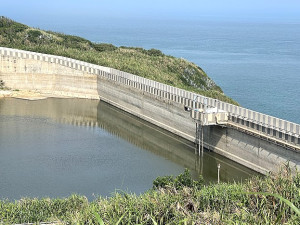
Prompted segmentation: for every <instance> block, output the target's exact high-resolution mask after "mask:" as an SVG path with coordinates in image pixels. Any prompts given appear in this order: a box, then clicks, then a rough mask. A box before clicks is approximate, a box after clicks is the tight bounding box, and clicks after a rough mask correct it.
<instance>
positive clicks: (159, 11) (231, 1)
mask: <svg viewBox="0 0 300 225" xmlns="http://www.w3.org/2000/svg"><path fill="white" fill-rule="evenodd" d="M0 15H2V16H6V17H9V18H11V19H13V20H16V21H19V22H24V23H27V24H32V23H33V22H34V21H36V20H44V21H46V20H57V21H59V20H64V21H68V20H69V21H72V22H77V21H78V22H80V21H86V20H90V21H92V20H93V19H101V18H132V19H157V20H160V19H161V20H164V19H168V20H175V19H176V20H212V21H214V20H225V21H226V20H230V21H256V22H257V21H262V22H263V21H266V22H270V21H276V22H283V23H284V22H288V23H299V22H300V0H9V1H8V0H0Z"/></svg>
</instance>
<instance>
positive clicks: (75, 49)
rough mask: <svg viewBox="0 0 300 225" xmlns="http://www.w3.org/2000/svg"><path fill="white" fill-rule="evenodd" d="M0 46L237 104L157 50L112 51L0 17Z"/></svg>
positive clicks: (190, 66) (195, 70)
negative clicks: (82, 63)
mask: <svg viewBox="0 0 300 225" xmlns="http://www.w3.org/2000/svg"><path fill="white" fill-rule="evenodd" d="M0 46H2V47H9V48H16V49H22V50H28V51H33V52H40V53H46V54H52V55H59V56H65V57H69V58H73V59H77V60H82V61H86V62H89V63H93V64H97V65H101V66H107V67H112V68H115V69H118V70H122V71H125V72H128V73H132V74H136V75H139V76H142V77H145V78H148V79H152V80H156V81H158V82H161V83H165V84H169V85H173V86H176V87H179V88H182V89H186V90H189V91H194V92H196V93H199V94H201V95H205V96H208V97H212V98H217V99H220V100H222V101H226V102H230V103H233V104H237V103H236V102H235V101H233V100H232V99H231V98H229V97H227V96H225V95H224V93H223V91H222V89H221V88H220V87H219V86H217V85H216V84H215V82H214V81H213V80H212V79H210V78H209V77H208V76H207V75H206V73H205V72H204V71H203V70H202V69H201V68H200V67H199V66H197V65H195V64H194V63H191V62H188V61H187V60H184V59H179V58H175V57H172V56H168V55H165V54H163V53H162V52H161V51H160V50H157V49H150V50H145V49H143V48H135V47H124V46H121V47H116V46H114V45H112V44H104V43H93V42H91V41H89V40H86V39H84V38H81V37H77V36H72V35H65V34H62V33H57V32H52V31H44V30H40V29H35V28H32V27H29V26H27V25H24V24H21V23H17V22H15V21H13V20H10V19H8V18H5V17H3V16H2V17H0Z"/></svg>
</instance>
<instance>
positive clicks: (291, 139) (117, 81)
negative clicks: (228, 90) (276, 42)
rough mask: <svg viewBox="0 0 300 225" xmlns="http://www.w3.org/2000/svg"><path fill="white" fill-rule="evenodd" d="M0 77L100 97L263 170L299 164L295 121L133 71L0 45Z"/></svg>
mask: <svg viewBox="0 0 300 225" xmlns="http://www.w3.org/2000/svg"><path fill="white" fill-rule="evenodd" d="M0 80H3V81H4V83H5V86H7V87H9V88H12V89H22V90H36V91H38V92H40V93H43V94H48V95H52V96H57V97H59V96H62V97H66V96H68V97H77V98H91V99H101V100H102V101H105V102H107V103H109V104H111V105H113V106H116V107H118V108H120V109H122V110H124V111H126V112H128V113H131V114H133V115H135V116H137V117H139V118H141V119H143V120H146V121H148V122H150V123H152V124H155V125H157V126H159V127H161V128H163V129H165V130H167V131H169V132H172V133H174V134H176V135H178V136H180V137H183V138H185V139H187V140H189V141H192V142H195V143H199V146H200V145H201V146H204V147H205V148H206V149H208V150H211V151H214V152H216V153H218V154H221V155H223V156H225V157H227V158H229V159H232V160H234V161H236V162H238V163H240V164H243V165H244V166H247V167H249V168H251V169H253V170H255V171H257V172H260V173H263V174H266V173H268V172H269V171H277V170H278V168H279V167H280V166H282V165H283V164H289V166H290V167H291V168H292V169H293V170H296V169H300V125H299V124H295V123H292V122H289V121H286V120H282V119H279V118H275V117H272V116H269V115H266V114H262V113H259V112H255V111H252V110H249V109H246V108H243V107H239V106H235V105H232V104H229V103H226V102H222V101H219V100H216V99H212V98H208V97H205V96H201V95H199V94H196V93H192V92H189V91H186V90H183V89H179V88H176V87H172V86H169V85H165V84H162V83H159V82H156V81H153V80H149V79H146V78H143V77H139V76H136V75H133V74H129V73H126V72H122V71H119V70H116V69H112V68H107V67H102V66H98V65H93V64H90V63H85V62H82V61H78V60H74V59H70V58H65V57H60V56H54V55H47V54H40V53H35V52H28V51H22V50H17V49H9V48H3V47H0ZM209 121H210V122H211V121H213V123H210V122H209ZM200 131H201V132H200ZM200 134H201V135H202V137H201V135H200ZM195 157H198V156H196V155H195Z"/></svg>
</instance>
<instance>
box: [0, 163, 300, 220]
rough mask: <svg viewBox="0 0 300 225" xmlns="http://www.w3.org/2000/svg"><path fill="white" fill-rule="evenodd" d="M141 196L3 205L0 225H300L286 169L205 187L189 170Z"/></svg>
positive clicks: (296, 187) (299, 186) (298, 195)
mask: <svg viewBox="0 0 300 225" xmlns="http://www.w3.org/2000/svg"><path fill="white" fill-rule="evenodd" d="M153 184H154V187H153V189H151V190H149V191H147V192H146V193H144V194H141V195H140V196H137V195H135V194H127V193H116V194H115V195H114V196H113V197H110V198H103V197H99V198H98V199H96V200H94V201H93V202H88V200H87V198H86V197H84V196H79V195H72V196H70V197H69V198H65V199H49V198H45V199H29V198H25V199H21V200H19V201H15V202H9V201H0V224H1V222H2V223H5V224H6V223H8V224H11V223H28V222H34V223H37V222H41V221H44V222H47V221H49V222H50V221H52V222H53V221H57V222H60V223H64V224H299V223H300V212H299V208H300V173H297V174H296V175H294V176H292V175H291V173H290V171H289V169H288V168H285V169H283V170H282V171H280V173H278V174H275V175H272V176H271V175H270V176H266V177H253V178H251V179H249V180H248V181H246V182H244V183H243V184H241V183H233V184H226V183H221V184H209V185H204V184H203V182H202V179H200V180H199V181H194V180H192V179H191V176H190V173H189V172H188V171H187V170H186V171H185V172H184V173H183V174H181V175H179V176H177V177H175V178H174V177H170V176H168V177H160V178H157V179H156V180H155V181H154V183H153Z"/></svg>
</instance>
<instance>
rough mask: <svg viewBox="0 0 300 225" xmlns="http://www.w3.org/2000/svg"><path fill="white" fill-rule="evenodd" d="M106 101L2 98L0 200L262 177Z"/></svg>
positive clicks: (92, 194) (108, 193)
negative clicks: (167, 179)
mask: <svg viewBox="0 0 300 225" xmlns="http://www.w3.org/2000/svg"><path fill="white" fill-rule="evenodd" d="M195 150H196V146H195V144H194V143H192V142H189V141H186V140H184V139H182V138H179V137H178V136H176V135H173V134H171V133H169V132H167V131H165V130H163V129H161V128H158V127H156V126H154V125H151V124H150V123H148V122H145V121H143V120H141V119H139V118H137V117H134V116H132V115H130V114H128V113H126V112H124V111H122V110H119V109H117V108H115V107H113V106H111V105H109V104H107V103H105V102H102V101H99V100H87V99H57V98H48V99H44V100H38V101H29V100H22V99H13V98H3V99H0V198H1V199H9V200H14V199H20V198H21V197H39V198H41V197H52V198H54V197H67V196H69V195H70V194H72V193H77V194H82V195H85V196H87V197H88V199H90V200H92V199H93V198H94V197H96V196H99V195H101V196H111V195H112V194H113V193H114V192H116V191H118V192H120V191H125V192H130V193H131V192H134V193H136V194H140V193H143V192H145V191H147V190H149V189H150V188H151V187H152V181H153V180H154V179H155V178H156V177H157V176H164V175H178V174H179V173H182V172H183V171H184V169H185V168H188V169H189V170H190V171H191V174H192V176H193V178H195V179H197V177H199V175H202V176H203V177H204V179H205V181H206V182H216V181H217V165H218V164H220V165H221V169H220V179H221V181H223V182H232V181H242V180H244V179H246V178H248V177H249V176H251V175H257V173H255V172H253V171H252V170H250V169H247V168H246V167H243V166H241V165H239V164H237V163H235V162H233V161H231V160H228V159H226V158H224V157H222V156H219V155H217V154H215V153H213V152H209V151H205V152H204V156H203V157H202V158H199V157H198V156H197V155H195Z"/></svg>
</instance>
